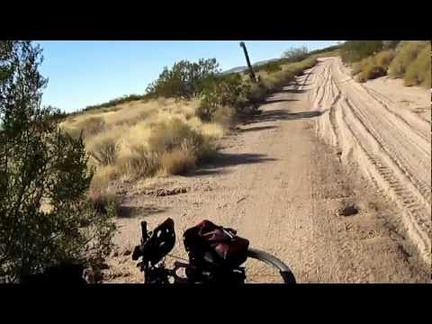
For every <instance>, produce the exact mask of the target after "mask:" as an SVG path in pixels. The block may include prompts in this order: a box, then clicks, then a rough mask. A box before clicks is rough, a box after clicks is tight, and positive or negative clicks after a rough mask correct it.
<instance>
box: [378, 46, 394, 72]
mask: <svg viewBox="0 0 432 324" xmlns="http://www.w3.org/2000/svg"><path fill="white" fill-rule="evenodd" d="M394 57H395V52H394V50H391V49H390V50H386V51H381V52H379V53H378V54H376V55H375V56H374V58H373V60H374V62H375V64H376V65H377V66H380V67H382V68H383V69H385V70H386V71H387V70H388V68H389V66H390V64H391V62H392V61H393V59H394Z"/></svg>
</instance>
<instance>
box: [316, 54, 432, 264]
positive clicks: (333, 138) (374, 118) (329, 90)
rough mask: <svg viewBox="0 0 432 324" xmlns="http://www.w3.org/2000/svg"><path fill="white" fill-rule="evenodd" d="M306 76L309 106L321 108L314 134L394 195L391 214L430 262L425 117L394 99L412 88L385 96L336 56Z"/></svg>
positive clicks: (428, 131) (427, 127)
mask: <svg viewBox="0 0 432 324" xmlns="http://www.w3.org/2000/svg"><path fill="white" fill-rule="evenodd" d="M311 79H312V80H311V83H312V84H314V85H315V86H314V89H313V91H311V92H310V98H311V100H313V103H314V109H317V110H319V111H323V112H325V113H324V114H323V115H325V116H323V118H321V119H320V120H319V122H318V129H317V130H318V134H319V135H320V136H321V137H323V138H324V139H326V140H327V141H328V142H330V143H331V144H332V145H334V146H336V147H338V149H339V150H340V151H341V153H342V154H341V158H342V161H345V162H347V161H356V162H357V165H358V167H359V168H361V169H362V171H363V173H364V174H365V175H367V177H368V178H369V179H370V180H372V181H373V182H374V183H375V184H376V186H377V188H379V189H380V191H381V193H382V194H385V195H387V196H389V197H391V198H392V199H393V201H394V202H395V203H396V204H397V205H398V206H399V210H400V213H398V216H396V215H395V217H399V218H400V221H401V223H403V226H404V227H405V228H406V232H407V235H408V237H409V238H410V239H411V240H412V242H413V243H414V244H415V245H416V246H417V248H418V249H419V251H420V254H421V256H422V257H423V259H424V261H425V262H428V263H429V264H430V257H431V255H430V252H431V244H430V230H431V204H430V202H431V128H430V127H431V126H430V119H429V121H428V120H427V119H425V118H422V116H419V115H416V114H415V113H412V112H410V111H408V110H407V109H404V107H400V105H398V103H399V104H400V103H401V102H406V101H408V103H409V100H405V101H404V100H403V99H402V98H404V97H406V95H405V94H404V93H412V92H413V91H412V89H409V88H406V89H403V88H402V89H401V90H402V92H399V93H394V92H393V93H391V92H389V91H387V96H386V95H384V94H382V93H383V91H382V90H381V91H380V92H378V91H376V90H375V89H374V88H377V87H376V85H375V86H374V84H371V85H369V86H363V85H361V84H359V83H357V82H355V81H354V80H353V79H352V78H351V77H350V76H349V74H348V73H347V70H346V69H344V68H343V66H342V64H341V61H340V59H327V60H324V61H323V62H322V64H320V65H318V66H317V67H316V68H315V69H314V73H313V75H312V78H311ZM317 85H319V86H317ZM381 88H384V89H385V88H387V89H388V88H390V89H391V88H392V87H381ZM404 90H405V91H404ZM414 91H418V90H417V89H414ZM384 93H385V92H384ZM425 94H426V91H425ZM389 95H390V96H389ZM408 98H409V97H408ZM426 98H427V97H426ZM395 101H396V104H395ZM424 108H425V109H426V107H424ZM429 114H430V101H429Z"/></svg>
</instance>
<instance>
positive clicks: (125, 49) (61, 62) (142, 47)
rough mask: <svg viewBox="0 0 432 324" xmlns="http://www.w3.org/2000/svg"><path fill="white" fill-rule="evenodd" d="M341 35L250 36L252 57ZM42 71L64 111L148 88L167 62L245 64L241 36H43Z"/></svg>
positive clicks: (314, 45)
mask: <svg viewBox="0 0 432 324" xmlns="http://www.w3.org/2000/svg"><path fill="white" fill-rule="evenodd" d="M336 43H337V42H336V41H248V42H246V46H247V48H248V51H249V56H250V59H251V61H252V62H257V61H261V60H266V59H272V58H277V57H280V56H281V55H282V53H283V52H284V51H285V50H287V49H289V48H292V47H300V46H306V47H308V48H309V49H310V50H313V49H318V48H324V47H327V46H331V45H334V44H336ZM39 44H40V45H41V47H42V49H43V55H44V62H43V64H42V66H41V69H40V70H41V73H42V74H43V76H44V77H48V78H49V82H48V86H47V88H46V89H45V91H44V95H43V99H42V103H43V104H44V105H52V106H55V107H58V108H60V109H62V110H65V111H69V112H70V111H73V110H77V109H81V108H84V107H86V106H89V105H94V104H99V103H103V102H106V101H109V100H111V99H114V98H117V97H121V96H123V95H127V94H133V93H134V94H143V93H144V92H145V89H146V87H147V85H148V84H149V83H150V82H152V81H153V80H155V79H156V78H157V77H158V75H159V73H160V72H162V69H163V67H164V66H171V65H172V64H173V63H174V62H176V61H179V60H182V59H186V60H189V61H195V60H198V59H200V58H216V59H217V60H218V62H219V64H220V67H221V69H222V70H228V69H231V68H233V67H236V66H244V65H245V58H244V55H243V52H242V49H241V48H240V46H239V41H43V42H39Z"/></svg>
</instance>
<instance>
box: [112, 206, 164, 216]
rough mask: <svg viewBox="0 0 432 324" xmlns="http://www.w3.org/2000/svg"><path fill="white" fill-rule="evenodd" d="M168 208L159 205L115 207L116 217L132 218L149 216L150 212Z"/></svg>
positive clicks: (162, 210) (160, 211)
mask: <svg viewBox="0 0 432 324" xmlns="http://www.w3.org/2000/svg"><path fill="white" fill-rule="evenodd" d="M167 209H168V208H165V207H160V206H145V207H139V206H120V207H119V208H118V209H117V217H118V218H133V217H137V216H149V215H152V214H157V213H162V212H164V211H166V210H167Z"/></svg>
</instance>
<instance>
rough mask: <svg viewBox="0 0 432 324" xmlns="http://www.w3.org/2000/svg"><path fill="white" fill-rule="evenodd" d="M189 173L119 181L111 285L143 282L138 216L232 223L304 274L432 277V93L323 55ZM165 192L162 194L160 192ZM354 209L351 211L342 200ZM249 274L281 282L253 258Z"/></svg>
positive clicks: (371, 279)
mask: <svg viewBox="0 0 432 324" xmlns="http://www.w3.org/2000/svg"><path fill="white" fill-rule="evenodd" d="M261 111H262V113H261V114H259V115H258V116H256V117H254V118H251V119H250V120H248V121H245V122H244V123H242V124H240V125H238V126H237V127H236V129H235V130H233V131H232V132H231V133H230V134H229V135H228V136H226V137H224V138H223V139H222V141H221V143H220V144H221V145H222V149H221V150H220V151H219V153H218V155H217V156H216V158H215V159H213V160H212V161H211V162H209V163H207V164H205V165H202V166H200V167H199V168H198V169H197V170H195V171H194V172H191V173H190V174H188V175H186V176H171V177H165V178H156V179H150V180H146V181H141V182H137V183H134V184H130V183H123V184H118V185H117V188H116V189H117V191H118V192H119V193H122V194H123V195H124V200H123V204H122V207H121V211H122V213H121V215H120V218H119V219H118V225H119V229H120V231H119V234H118V235H117V236H116V238H115V241H116V245H117V247H116V249H115V252H114V253H113V254H112V256H111V257H110V259H109V260H108V265H109V269H108V270H106V271H105V281H106V282H119V283H120V282H122V283H124V282H126V283H139V282H142V281H143V277H142V273H140V272H139V270H138V268H137V267H136V263H134V262H133V261H132V260H131V255H130V253H131V251H132V250H133V247H134V246H135V245H137V244H138V243H139V239H140V226H139V223H140V221H141V220H146V221H148V223H149V226H150V228H152V227H154V226H156V225H157V224H159V223H160V222H162V221H163V220H165V219H166V218H167V217H171V218H173V219H174V221H175V226H176V233H177V244H176V247H175V248H174V250H173V251H172V253H171V254H172V255H174V256H176V257H179V258H186V254H185V252H184V248H183V243H182V233H183V231H184V230H185V229H187V228H188V227H191V226H193V225H195V224H197V223H198V222H199V221H201V220H202V219H209V220H211V221H213V222H215V223H217V224H219V225H223V226H227V227H232V228H235V229H236V230H237V231H238V234H239V235H240V236H243V237H246V238H247V239H249V240H250V244H251V246H253V247H255V248H258V249H262V250H265V251H268V252H270V253H272V254H274V255H275V256H277V257H278V258H280V259H281V260H283V261H284V262H286V263H287V264H288V265H289V266H290V267H291V268H292V270H293V273H294V275H295V277H296V279H297V281H298V282H299V283H381V282H385V283H387V282H430V281H431V276H430V268H431V261H430V260H431V259H430V258H431V243H430V231H431V204H430V201H431V124H430V123H431V102H430V91H429V90H424V89H421V88H417V87H412V88H408V87H403V86H402V84H401V83H400V82H399V81H398V80H390V79H387V78H380V79H377V80H373V81H368V82H367V83H364V84H360V83H357V82H356V81H354V80H353V79H352V77H351V76H350V73H349V70H348V69H347V68H345V67H344V66H343V65H342V63H341V61H340V58H324V59H320V60H319V63H318V64H317V65H316V66H315V67H314V68H312V69H310V70H308V71H306V73H305V74H304V75H303V76H301V77H299V78H298V80H297V84H293V85H289V86H286V87H284V88H283V89H282V90H281V91H280V92H278V93H275V94H273V95H272V96H270V97H269V98H268V99H267V102H266V103H265V104H263V105H262V107H261ZM161 193H164V194H161ZM349 206H351V207H355V209H356V210H357V213H355V214H353V215H349V216H344V215H343V213H341V210H343V209H344V208H345V207H349ZM248 271H249V276H248V281H249V282H277V278H276V275H275V274H274V273H270V272H269V271H267V270H265V269H264V270H262V267H261V266H260V265H258V264H255V263H252V264H251V266H250V269H249V270H248Z"/></svg>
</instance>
